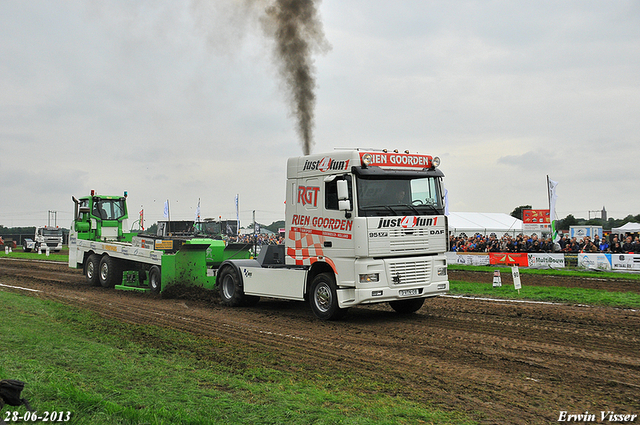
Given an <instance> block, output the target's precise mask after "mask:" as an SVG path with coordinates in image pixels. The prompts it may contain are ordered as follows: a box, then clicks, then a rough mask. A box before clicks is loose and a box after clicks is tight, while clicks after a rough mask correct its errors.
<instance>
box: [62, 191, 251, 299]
mask: <svg viewBox="0 0 640 425" xmlns="http://www.w3.org/2000/svg"><path fill="white" fill-rule="evenodd" d="M72 199H73V202H74V204H75V209H74V220H73V223H72V226H71V229H70V232H69V267H71V268H81V269H82V270H83V272H84V275H85V277H86V279H87V281H88V282H89V283H90V284H92V285H96V286H103V287H115V288H117V289H127V290H140V291H153V292H161V291H164V290H165V289H166V288H168V287H170V286H172V285H177V284H180V285H186V286H198V287H202V288H205V289H213V288H214V286H215V283H216V274H217V269H218V267H219V266H220V264H221V263H222V262H224V261H225V260H228V259H248V258H251V251H250V250H249V248H250V246H249V245H246V244H226V243H225V242H224V241H222V240H216V239H213V238H208V237H200V235H196V234H195V232H191V233H189V232H185V231H180V232H175V233H174V232H171V231H170V229H171V223H169V226H168V228H167V227H165V226H163V232H159V233H162V234H160V235H158V234H156V235H152V234H146V233H144V232H142V231H133V230H128V224H127V222H128V218H129V216H128V212H127V202H126V201H127V192H125V193H124V196H104V195H98V194H96V193H95V191H93V190H92V191H91V195H90V196H85V197H82V198H80V199H76V198H75V197H74V198H72Z"/></svg>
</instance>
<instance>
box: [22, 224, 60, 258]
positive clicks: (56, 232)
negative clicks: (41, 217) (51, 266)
mask: <svg viewBox="0 0 640 425" xmlns="http://www.w3.org/2000/svg"><path fill="white" fill-rule="evenodd" d="M47 248H48V249H49V250H50V251H56V252H58V251H60V250H61V249H62V229H61V228H59V227H58V226H55V227H51V226H44V227H38V228H36V232H35V235H34V237H33V239H29V238H26V239H25V240H24V241H23V243H22V250H23V251H24V252H31V250H34V251H38V250H46V249H47Z"/></svg>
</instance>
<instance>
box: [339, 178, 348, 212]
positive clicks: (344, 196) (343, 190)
mask: <svg viewBox="0 0 640 425" xmlns="http://www.w3.org/2000/svg"><path fill="white" fill-rule="evenodd" d="M336 184H337V185H338V200H339V201H345V200H348V199H349V186H347V181H346V180H338V181H337V182H336ZM340 209H342V208H340Z"/></svg>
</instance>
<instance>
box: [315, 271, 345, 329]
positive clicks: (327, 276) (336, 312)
mask: <svg viewBox="0 0 640 425" xmlns="http://www.w3.org/2000/svg"><path fill="white" fill-rule="evenodd" d="M309 304H310V305H311V310H312V311H313V314H315V315H316V317H317V318H319V319H322V320H337V319H340V318H341V317H343V316H344V315H345V314H346V312H347V309H346V308H340V307H339V306H338V292H337V288H336V282H335V279H334V277H333V274H331V273H320V274H319V275H318V276H316V277H315V278H314V279H313V281H312V282H311V293H310V296H309Z"/></svg>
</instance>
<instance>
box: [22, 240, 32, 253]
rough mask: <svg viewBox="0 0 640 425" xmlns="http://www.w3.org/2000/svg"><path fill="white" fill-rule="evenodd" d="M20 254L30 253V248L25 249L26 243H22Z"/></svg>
mask: <svg viewBox="0 0 640 425" xmlns="http://www.w3.org/2000/svg"><path fill="white" fill-rule="evenodd" d="M22 252H31V248H27V241H24V242H23V243H22Z"/></svg>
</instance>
